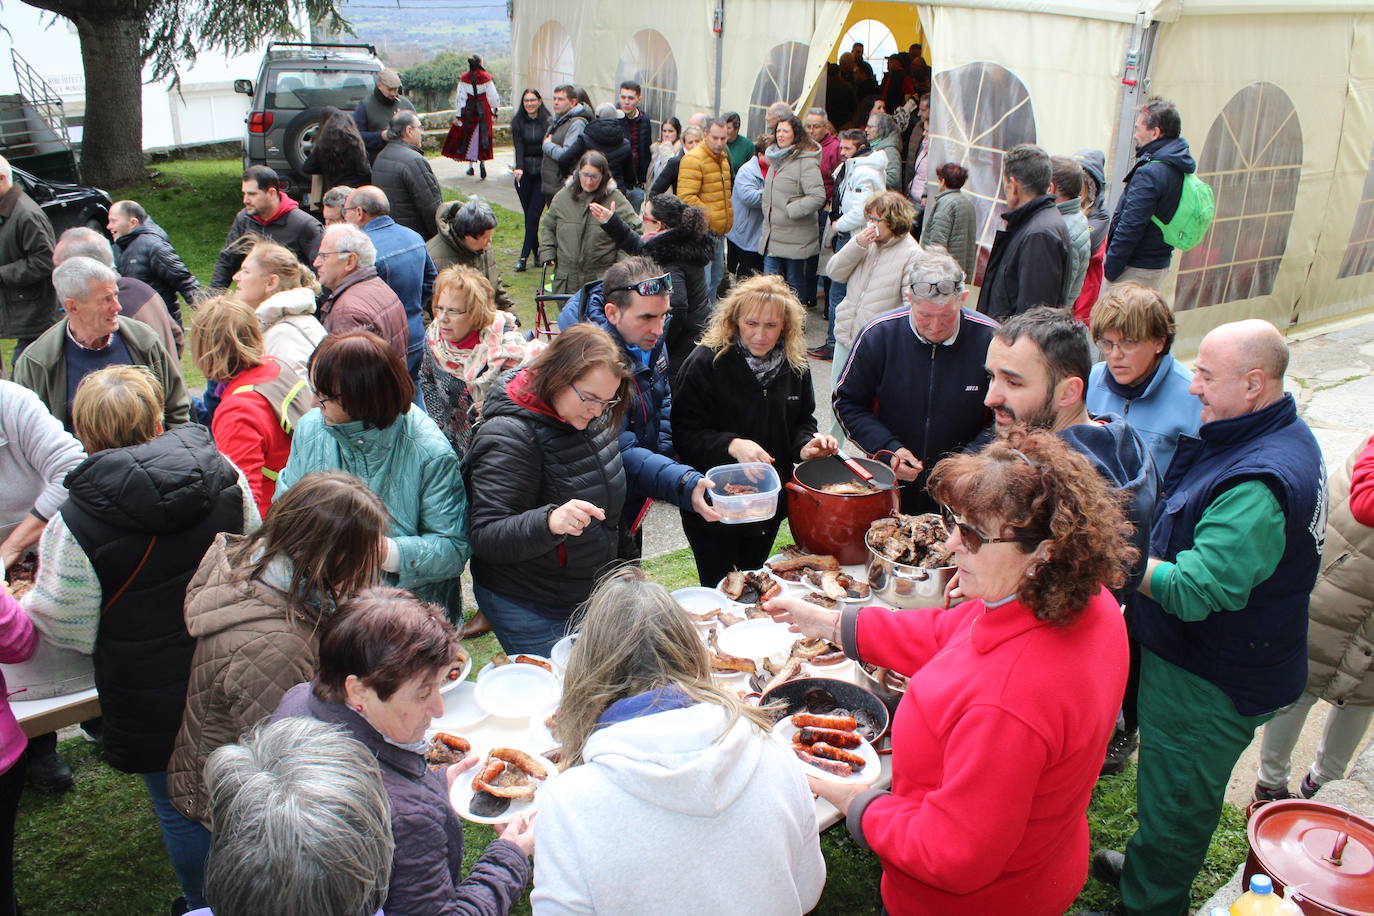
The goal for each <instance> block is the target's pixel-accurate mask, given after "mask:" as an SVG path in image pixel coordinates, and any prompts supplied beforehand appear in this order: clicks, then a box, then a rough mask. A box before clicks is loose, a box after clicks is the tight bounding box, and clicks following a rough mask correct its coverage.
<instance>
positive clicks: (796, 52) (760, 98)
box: [749, 41, 807, 137]
mask: <svg viewBox="0 0 1374 916" xmlns="http://www.w3.org/2000/svg"><path fill="white" fill-rule="evenodd" d="M806 54H807V46H806V45H804V44H802V43H801V42H800V41H788V42H784V43H782V44H780V45H776V46H774V48H773V50H771V51H769V52H768V57H767V58H765V59H764V62H763V69H762V70H760V71H759V75H758V78H757V79H756V80H754V91H753V93H752V94H751V95H750V96H749V136H751V137H757V136H758V135H759V134H761V133H763V128H764V123H765V121H764V113H765V112H766V111H767V110H768V106H769V105H772V104H773V103H774V102H786V103H787V104H789V105H790V104H792V103H793V102H795V101H796V99H797V96H799V95H801V94H802V91H803V90H805V89H806Z"/></svg>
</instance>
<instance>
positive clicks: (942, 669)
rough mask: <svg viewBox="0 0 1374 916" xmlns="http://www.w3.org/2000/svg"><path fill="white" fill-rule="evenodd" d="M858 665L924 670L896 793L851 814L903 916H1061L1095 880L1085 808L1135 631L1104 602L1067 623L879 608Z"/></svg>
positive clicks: (900, 746)
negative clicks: (1089, 872)
mask: <svg viewBox="0 0 1374 916" xmlns="http://www.w3.org/2000/svg"><path fill="white" fill-rule="evenodd" d="M856 636H857V639H856V642H857V648H858V654H859V657H860V658H862V659H863V660H864V661H866V662H872V663H874V664H877V665H881V666H884V667H888V668H891V669H893V670H894V671H897V672H899V673H902V674H908V675H911V682H910V684H909V685H908V687H907V691H906V695H905V696H904V697H903V698H902V702H901V704H900V705H899V706H898V707H897V712H896V715H895V717H894V719H893V725H892V739H893V741H892V746H893V754H892V792H891V794H883V795H878V796H877V797H876V798H872V799H871V800H870V801H869V802H868V804H867V805H866V806H865V807H862V808H851V810H850V814H849V823H850V825H851V829H853V828H854V827H855V826H859V827H860V828H861V829H860V831H859V833H860V834H861V835H860V836H859V839H860V841H861V842H865V843H867V844H868V845H869V846H870V847H871V848H872V849H873V851H874V852H876V853H877V854H878V858H879V859H880V860H881V861H882V864H883V881H882V895H883V903H884V905H885V906H886V907H887V909H888V911H889V912H890V913H892V914H894V916H904V914H916V913H920V914H923V916H934V914H944V913H961V914H983V913H989V914H991V913H1016V914H1018V916H1036V914H1045V916H1059V914H1062V913H1063V912H1064V911H1065V909H1067V908H1068V906H1069V905H1070V904H1071V903H1072V902H1073V900H1074V898H1075V897H1076V896H1077V895H1078V892H1079V890H1080V889H1081V888H1082V886H1083V882H1084V880H1085V879H1086V878H1087V870H1088V820H1087V816H1086V812H1087V809H1088V800H1089V797H1090V795H1091V794H1092V788H1093V784H1094V783H1095V782H1096V781H1097V776H1098V772H1099V771H1100V769H1101V767H1102V756H1103V754H1104V753H1105V751H1106V748H1107V741H1108V739H1110V737H1111V733H1112V728H1113V726H1114V723H1115V722H1116V714H1117V710H1118V709H1119V708H1120V707H1121V697H1122V694H1123V692H1124V691H1125V688H1126V669H1127V664H1128V660H1127V650H1126V626H1125V623H1124V621H1123V619H1122V616H1121V611H1120V609H1119V607H1118V606H1117V603H1116V601H1115V599H1113V598H1112V596H1111V593H1110V592H1108V591H1107V590H1106V589H1105V588H1104V589H1102V590H1101V591H1100V592H1098V594H1097V596H1096V597H1094V598H1093V599H1092V600H1091V601H1090V602H1089V603H1088V606H1087V608H1086V609H1085V610H1084V611H1083V612H1082V614H1080V615H1079V616H1078V618H1077V619H1075V620H1074V622H1072V623H1071V624H1069V625H1068V626H1051V625H1049V624H1046V623H1043V622H1041V621H1039V620H1036V619H1035V617H1034V616H1033V615H1032V614H1031V612H1030V611H1029V610H1028V609H1027V608H1026V607H1025V606H1024V605H1022V604H1021V603H1020V602H1017V601H1013V602H1011V603H1009V604H1005V605H1003V606H1001V607H998V608H993V609H991V610H989V609H987V608H985V607H984V605H983V603H982V602H981V601H968V602H965V603H963V604H960V605H958V606H956V607H953V608H950V609H949V610H920V611H901V612H895V613H894V612H890V611H888V610H886V609H884V608H864V609H863V610H861V611H860V612H859V615H858V622H857V633H856Z"/></svg>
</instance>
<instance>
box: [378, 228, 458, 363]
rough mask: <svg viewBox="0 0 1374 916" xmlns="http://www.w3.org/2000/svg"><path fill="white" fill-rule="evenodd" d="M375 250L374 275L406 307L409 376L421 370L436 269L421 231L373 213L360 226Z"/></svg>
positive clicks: (436, 273)
mask: <svg viewBox="0 0 1374 916" xmlns="http://www.w3.org/2000/svg"><path fill="white" fill-rule="evenodd" d="M363 231H364V232H366V233H367V235H368V238H370V239H372V244H373V246H374V247H376V249H377V264H376V267H377V276H379V277H381V278H382V279H383V280H385V281H386V285H387V286H389V287H391V291H392V292H393V293H395V294H396V298H397V299H400V300H401V305H403V306H405V310H406V332H407V346H406V368H407V369H409V370H410V375H411V378H414V377H415V376H416V375H417V374H418V373H419V371H420V356H421V354H422V353H423V352H424V346H425V321H424V304H425V302H427V301H428V300H429V294H430V291H431V290H432V289H433V288H434V278H435V277H436V276H437V275H438V273H439V272H438V270H436V269H435V267H434V261H433V260H432V259H431V258H430V256H429V251H428V250H427V249H426V248H425V240H424V239H422V238H421V237H420V233H418V232H416V231H414V230H413V229H407V228H406V227H405V226H402V225H401V224H400V223H398V222H396V221H395V220H394V219H392V218H391V217H389V216H374V217H372V219H370V220H368V221H367V225H366V226H364V227H363Z"/></svg>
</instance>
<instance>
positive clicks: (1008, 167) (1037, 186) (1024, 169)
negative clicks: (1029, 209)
mask: <svg viewBox="0 0 1374 916" xmlns="http://www.w3.org/2000/svg"><path fill="white" fill-rule="evenodd" d="M1002 173H1003V174H1004V175H1006V176H1007V177H1008V178H1015V179H1016V181H1017V182H1018V183H1019V184H1020V185H1021V186H1022V187H1023V188H1025V189H1026V190H1028V191H1030V192H1031V193H1032V194H1044V193H1045V192H1046V191H1048V190H1049V187H1050V180H1051V179H1052V178H1053V177H1054V171H1053V166H1051V165H1050V154H1049V153H1047V152H1045V151H1044V150H1043V149H1041V148H1040V147H1038V146H1036V145H1035V144H1034V143H1018V144H1016V145H1015V146H1013V147H1012V148H1011V149H1009V150H1007V152H1006V154H1005V155H1004V156H1003V157H1002Z"/></svg>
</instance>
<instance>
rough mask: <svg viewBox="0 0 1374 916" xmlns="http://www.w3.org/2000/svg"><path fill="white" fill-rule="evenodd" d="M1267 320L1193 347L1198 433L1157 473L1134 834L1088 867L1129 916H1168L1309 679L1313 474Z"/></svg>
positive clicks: (1303, 428)
mask: <svg viewBox="0 0 1374 916" xmlns="http://www.w3.org/2000/svg"><path fill="white" fill-rule="evenodd" d="M1287 367H1288V348H1287V346H1286V345H1285V343H1284V341H1283V337H1282V336H1281V335H1280V334H1279V332H1278V330H1277V329H1275V328H1274V326H1273V325H1271V324H1269V323H1268V322H1267V321H1262V320H1259V319H1250V320H1247V321H1238V322H1234V323H1232V324H1224V325H1222V326H1221V327H1219V328H1217V329H1215V330H1214V331H1212V332H1211V333H1210V334H1208V335H1207V336H1206V337H1205V338H1203V341H1202V346H1201V347H1200V348H1199V350H1198V358H1197V364H1196V370H1195V373H1194V375H1193V384H1192V388H1191V391H1192V392H1193V394H1195V395H1196V396H1197V397H1198V398H1199V399H1200V400H1201V401H1202V405H1203V406H1202V426H1201V428H1200V429H1199V430H1198V437H1197V438H1196V439H1193V438H1190V437H1187V436H1184V437H1182V438H1181V439H1180V441H1179V448H1178V452H1177V454H1176V455H1175V457H1174V460H1173V463H1172V464H1171V465H1170V466H1169V472H1168V475H1167V476H1166V477H1165V480H1164V486H1163V490H1162V492H1161V493H1160V500H1159V503H1158V505H1157V508H1156V510H1155V513H1154V524H1153V526H1152V529H1151V533H1150V560H1149V564H1148V567H1147V569H1146V572H1145V580H1144V582H1142V583H1141V586H1140V600H1139V601H1137V602H1136V604H1135V606H1134V607H1133V609H1132V612H1133V614H1134V620H1133V624H1134V627H1133V628H1134V630H1135V636H1136V638H1137V639H1138V640H1139V641H1140V643H1141V646H1142V651H1141V674H1140V701H1139V705H1140V771H1139V775H1138V781H1137V788H1136V793H1137V796H1136V799H1137V811H1138V814H1137V817H1138V821H1139V826H1138V827H1137V829H1136V833H1135V835H1134V836H1132V837H1131V840H1130V842H1129V843H1128V844H1127V845H1126V852H1125V854H1124V856H1123V854H1122V853H1119V852H1116V851H1114V850H1101V851H1099V852H1098V853H1096V854H1095V855H1094V856H1093V873H1094V874H1096V875H1097V876H1098V877H1099V878H1101V879H1102V880H1105V881H1109V882H1112V883H1118V884H1119V886H1120V888H1121V898H1122V902H1123V904H1124V907H1125V911H1126V912H1127V913H1129V914H1132V916H1136V914H1148V916H1156V914H1157V916H1177V914H1181V913H1183V912H1185V911H1186V909H1187V906H1188V890H1189V887H1190V886H1191V884H1192V881H1193V877H1194V875H1196V874H1197V871H1198V869H1199V868H1200V867H1201V866H1202V862H1203V859H1204V858H1205V856H1206V853H1207V844H1208V842H1209V841H1210V839H1211V836H1212V831H1213V829H1214V828H1215V827H1216V825H1217V820H1218V819H1219V818H1220V816H1221V806H1222V802H1223V800H1224V793H1225V791H1226V783H1227V781H1228V779H1229V778H1230V776H1231V771H1232V769H1233V768H1234V767H1235V764H1236V761H1237V760H1238V759H1239V758H1240V755H1241V752H1242V751H1244V750H1245V748H1246V747H1248V746H1249V744H1250V742H1251V740H1252V739H1253V738H1254V734H1255V729H1256V728H1258V727H1259V726H1261V725H1263V724H1264V723H1265V722H1266V721H1268V720H1269V718H1270V717H1271V716H1272V715H1273V714H1274V711H1275V710H1277V709H1279V708H1281V707H1283V706H1286V705H1288V704H1289V703H1291V702H1293V701H1294V700H1296V699H1297V698H1298V696H1299V695H1300V694H1301V693H1302V690H1303V686H1304V685H1305V683H1306V680H1307V599H1308V595H1309V594H1310V593H1311V591H1312V586H1313V584H1314V583H1315V581H1316V578H1317V568H1318V564H1319V560H1320V557H1321V549H1322V539H1323V535H1324V532H1325V528H1326V468H1325V466H1324V465H1323V463H1322V455H1321V450H1320V449H1319V448H1318V447H1317V442H1316V440H1315V439H1314V438H1313V436H1312V433H1311V431H1310V430H1309V429H1308V428H1307V424H1306V423H1304V422H1303V421H1302V420H1301V419H1300V418H1299V417H1298V412H1297V405H1296V404H1295V402H1294V400H1293V397H1292V395H1289V394H1286V393H1285V392H1284V390H1283V374H1284V372H1285V370H1286V369H1287Z"/></svg>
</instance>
